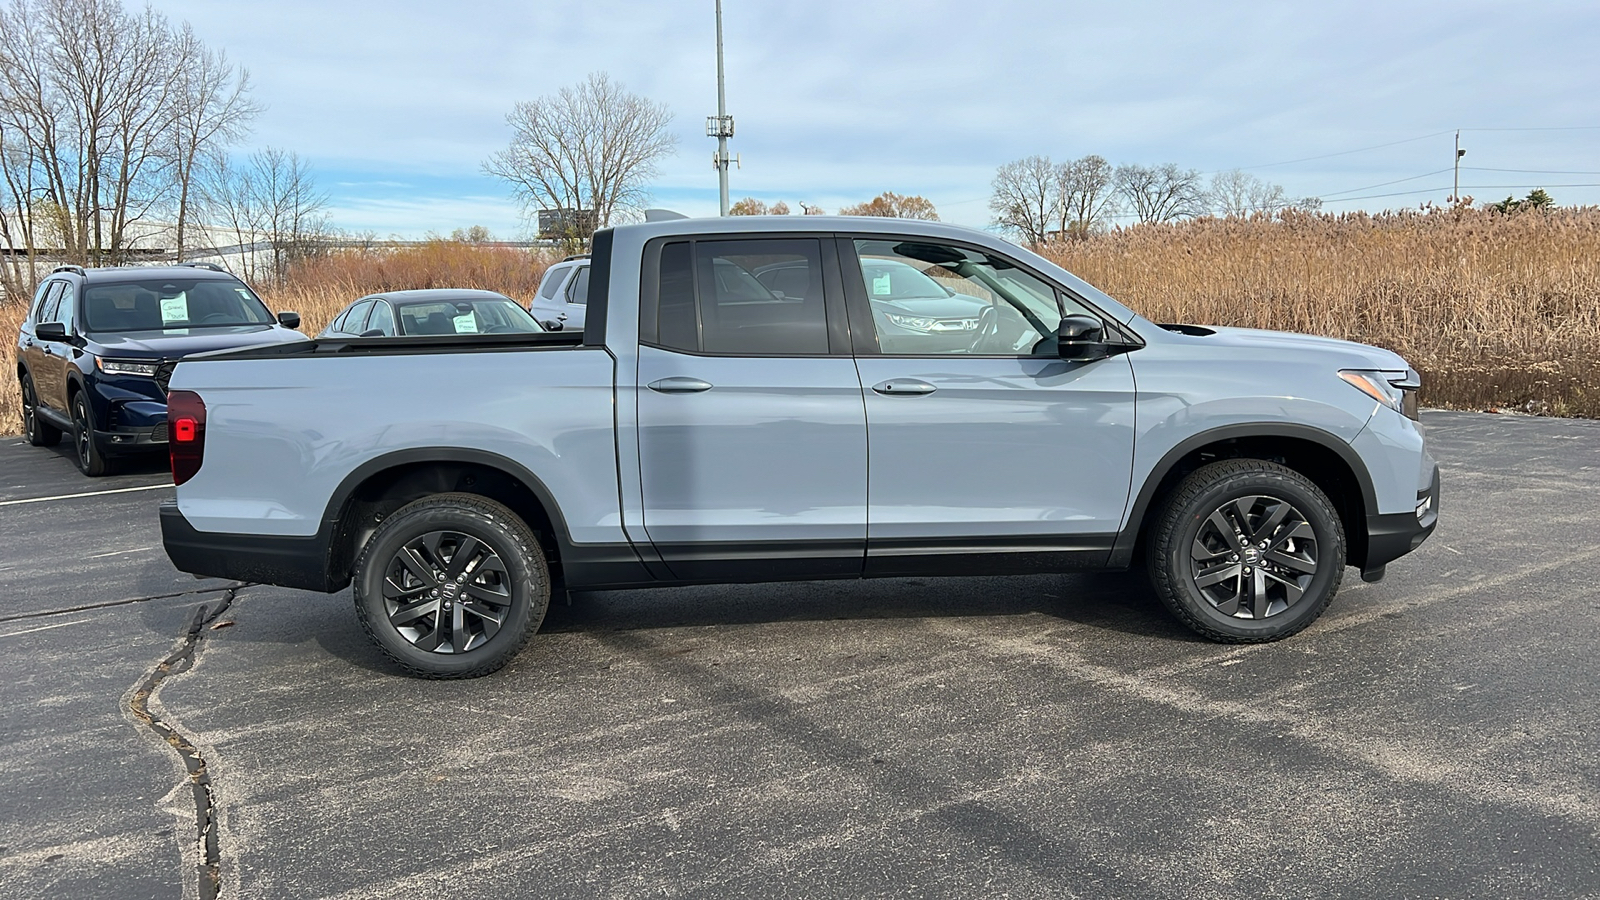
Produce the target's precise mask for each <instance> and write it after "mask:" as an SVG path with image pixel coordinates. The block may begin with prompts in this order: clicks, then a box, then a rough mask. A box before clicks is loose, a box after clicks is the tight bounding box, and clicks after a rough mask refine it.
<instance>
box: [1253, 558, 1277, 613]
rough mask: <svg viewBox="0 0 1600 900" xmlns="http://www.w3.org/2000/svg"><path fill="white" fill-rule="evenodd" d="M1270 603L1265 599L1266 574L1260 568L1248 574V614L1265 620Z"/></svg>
mask: <svg viewBox="0 0 1600 900" xmlns="http://www.w3.org/2000/svg"><path fill="white" fill-rule="evenodd" d="M1271 605H1272V601H1271V600H1270V599H1268V597H1267V573H1266V571H1265V570H1264V569H1262V568H1261V567H1260V566H1257V567H1256V568H1254V569H1252V570H1251V572H1250V614H1251V615H1252V616H1254V617H1256V618H1257V619H1265V618H1266V617H1267V610H1268V609H1269V608H1270V607H1271Z"/></svg>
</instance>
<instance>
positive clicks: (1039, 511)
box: [839, 237, 1134, 575]
mask: <svg viewBox="0 0 1600 900" xmlns="http://www.w3.org/2000/svg"><path fill="white" fill-rule="evenodd" d="M839 251H840V256H841V260H842V265H843V267H844V269H845V276H844V280H845V288H846V291H847V294H848V296H849V299H850V304H851V329H852V334H853V335H854V336H855V337H856V338H857V344H856V365H857V366H858V367H859V369H860V373H861V383H862V386H863V388H864V394H865V398H866V407H867V432H868V437H869V440H868V448H869V456H870V458H871V461H872V462H871V467H870V471H869V477H868V484H869V485H870V487H869V490H868V499H867V517H868V523H869V524H868V533H867V564H866V570H867V573H868V574H876V575H886V574H901V573H904V574H911V573H922V572H930V571H933V572H936V571H938V570H939V569H940V568H941V567H946V568H948V569H949V570H950V571H952V572H962V573H974V572H982V571H990V572H1004V571H1030V570H1037V569H1041V568H1045V569H1049V568H1069V567H1073V566H1080V565H1088V566H1098V565H1103V564H1104V562H1105V560H1106V558H1107V556H1108V554H1109V552H1110V548H1111V542H1112V539H1113V538H1114V537H1115V534H1116V532H1117V530H1118V528H1119V526H1120V524H1121V519H1122V513H1123V510H1124V508H1125V507H1126V505H1127V500H1128V487H1129V483H1130V480H1131V477H1132V466H1133V424H1134V420H1133V413H1134V383H1133V370H1132V368H1131V366H1130V364H1129V361H1128V357H1127V355H1126V354H1121V355H1118V356H1113V357H1110V358H1108V359H1102V360H1099V361H1096V362H1091V363H1070V362H1066V361H1064V360H1062V359H1060V358H1059V357H1058V356H1057V354H1056V349H1055V333H1056V329H1057V327H1058V326H1059V324H1060V321H1061V317H1062V314H1063V312H1066V313H1069V314H1070V313H1086V314H1091V315H1097V316H1098V314H1097V313H1096V312H1095V311H1094V310H1092V309H1089V308H1088V307H1087V306H1086V305H1084V304H1082V303H1081V301H1078V300H1076V299H1075V298H1072V297H1070V296H1069V295H1066V294H1065V292H1064V291H1061V290H1060V289H1059V288H1057V287H1056V286H1054V285H1051V284H1049V283H1047V282H1046V281H1044V280H1043V279H1042V278H1040V277H1038V276H1037V275H1034V274H1032V273H1030V272H1028V271H1027V270H1026V269H1024V268H1023V267H1021V266H1020V265H1019V264H1017V263H1015V262H1014V261H1012V260H1009V259H1007V258H1005V257H1003V256H1000V255H998V254H995V253H993V252H992V251H988V250H985V249H983V248H977V247H969V246H963V245H960V244H958V243H955V242H947V241H942V240H931V239H927V238H883V237H873V238H862V239H857V240H841V241H840V242H839ZM1101 318H1102V320H1104V317H1101Z"/></svg>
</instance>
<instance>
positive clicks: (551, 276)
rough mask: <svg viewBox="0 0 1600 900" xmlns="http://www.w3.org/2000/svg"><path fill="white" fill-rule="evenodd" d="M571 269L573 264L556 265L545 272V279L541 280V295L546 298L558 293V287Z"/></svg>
mask: <svg viewBox="0 0 1600 900" xmlns="http://www.w3.org/2000/svg"><path fill="white" fill-rule="evenodd" d="M571 269H572V267H571V266H568V267H566V268H561V267H560V266H556V267H554V268H552V269H551V270H550V271H548V272H546V273H544V280H543V281H541V282H539V296H540V297H543V298H544V299H546V300H549V299H550V298H552V297H554V296H555V295H556V289H557V288H559V287H561V282H562V280H563V279H565V278H566V277H567V273H568V272H569V271H571Z"/></svg>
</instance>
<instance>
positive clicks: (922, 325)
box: [888, 313, 939, 331]
mask: <svg viewBox="0 0 1600 900" xmlns="http://www.w3.org/2000/svg"><path fill="white" fill-rule="evenodd" d="M888 315H889V321H890V322H891V323H893V324H895V325H898V326H900V327H901V328H908V329H910V330H912V331H927V330H928V329H930V328H932V327H933V323H935V322H937V321H939V320H938V319H925V318H923V317H921V316H897V315H895V314H894V313H889V314H888Z"/></svg>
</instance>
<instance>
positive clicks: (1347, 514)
mask: <svg viewBox="0 0 1600 900" xmlns="http://www.w3.org/2000/svg"><path fill="white" fill-rule="evenodd" d="M1219 459H1264V460H1269V461H1272V462H1278V463H1281V464H1283V465H1285V466H1288V467H1289V468H1291V469H1294V470H1295V471H1297V472H1299V473H1300V474H1302V475H1304V476H1306V477H1307V478H1309V479H1311V481H1312V483H1314V484H1316V485H1317V487H1318V488H1320V489H1321V490H1322V492H1323V493H1324V494H1327V495H1328V499H1329V500H1330V501H1332V503H1333V505H1334V509H1336V510H1337V511H1338V513H1339V520H1340V522H1341V523H1343V525H1344V531H1345V543H1346V547H1347V551H1348V557H1347V562H1348V563H1349V564H1350V565H1356V566H1359V565H1362V564H1363V562H1364V560H1365V559H1366V558H1367V515H1368V514H1369V513H1370V512H1372V511H1374V510H1376V509H1377V508H1378V501H1377V490H1376V488H1375V487H1374V486H1373V483H1372V476H1371V474H1370V473H1368V471H1367V467H1366V464H1365V463H1363V462H1362V461H1361V457H1360V455H1358V454H1357V453H1356V451H1355V449H1354V448H1353V447H1351V446H1350V444H1349V443H1348V442H1346V441H1343V440H1341V439H1340V438H1339V437H1338V436H1337V435H1334V434H1330V433H1329V432H1326V431H1323V430H1321V429H1318V428H1313V427H1311V426H1308V425H1295V424H1291V423H1284V422H1262V423H1246V424H1236V425H1226V426H1222V427H1220V428H1213V429H1210V430H1207V431H1203V432H1200V433H1199V434H1196V435H1193V436H1191V437H1189V438H1187V439H1185V440H1183V441H1181V442H1179V443H1178V445H1177V446H1175V447H1173V448H1172V449H1171V450H1169V451H1167V453H1166V455H1164V456H1163V457H1161V460H1160V461H1159V462H1157V463H1156V465H1155V466H1154V467H1153V468H1152V469H1151V470H1150V474H1149V475H1148V476H1147V477H1146V478H1145V480H1144V483H1143V484H1142V485H1141V486H1140V488H1139V492H1138V494H1137V495H1135V497H1134V498H1133V503H1132V506H1131V507H1130V509H1129V514H1128V524H1127V527H1125V528H1124V529H1123V530H1122V533H1121V534H1120V535H1119V536H1118V537H1117V541H1116V543H1115V545H1113V547H1112V550H1111V559H1110V565H1111V566H1112V567H1113V568H1126V567H1127V566H1129V565H1131V564H1132V563H1133V560H1134V558H1135V557H1136V556H1137V555H1138V553H1140V552H1142V551H1143V549H1144V543H1145V539H1146V534H1147V532H1148V530H1149V525H1150V522H1151V521H1152V520H1153V519H1154V518H1155V517H1154V516H1152V515H1151V512H1152V510H1156V509H1159V508H1160V504H1161V503H1162V502H1163V501H1164V500H1165V499H1166V498H1167V497H1168V496H1170V495H1171V493H1172V491H1173V490H1175V489H1176V488H1177V486H1178V483H1179V482H1180V481H1182V480H1183V478H1184V477H1185V476H1186V475H1188V474H1189V473H1190V472H1193V471H1194V470H1195V469H1198V468H1200V467H1201V466H1203V465H1205V464H1206V463H1209V462H1214V461H1216V460H1219Z"/></svg>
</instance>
